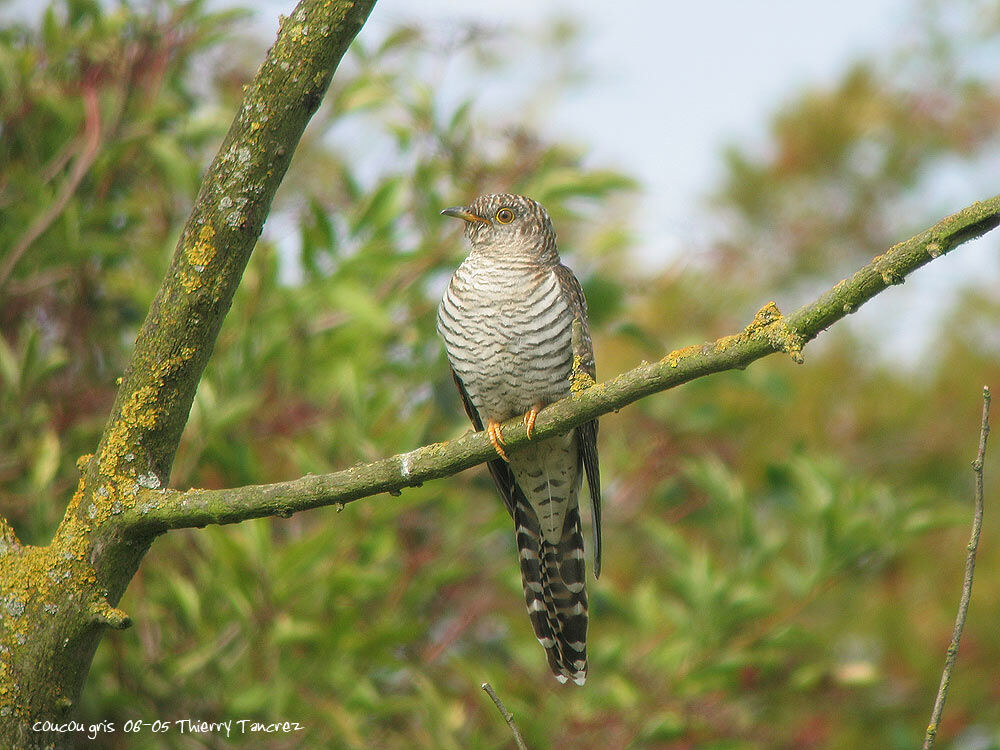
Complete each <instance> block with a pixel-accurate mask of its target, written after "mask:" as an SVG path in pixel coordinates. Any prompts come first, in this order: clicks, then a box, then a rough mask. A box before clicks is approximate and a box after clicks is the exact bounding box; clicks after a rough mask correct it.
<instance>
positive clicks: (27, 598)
mask: <svg viewBox="0 0 1000 750" xmlns="http://www.w3.org/2000/svg"><path fill="white" fill-rule="evenodd" d="M373 5H374V0H356V1H355V2H347V1H346V0H330V1H327V2H323V1H320V0H303V2H301V3H299V5H298V7H297V8H296V9H295V11H294V13H293V14H292V15H291V16H290V17H289V18H287V19H285V20H284V21H283V22H282V24H281V29H280V31H279V33H278V38H277V41H276V42H275V44H274V46H273V47H272V48H271V49H270V50H269V51H268V54H267V58H266V59H265V61H264V63H263V65H261V67H260V69H259V70H258V71H257V74H256V76H255V77H254V79H253V81H252V82H251V83H250V85H249V86H248V87H247V91H246V95H245V97H244V100H243V103H242V105H241V107H240V111H239V113H238V114H237V116H236V119H235V120H234V122H233V125H232V127H231V128H230V130H229V133H228V135H227V136H226V138H225V140H224V142H223V144H222V147H221V149H220V150H219V153H218V155H217V156H216V158H215V160H214V161H213V162H212V165H211V166H210V167H209V169H208V171H207V173H206V175H205V178H204V180H203V182H202V187H201V191H200V193H199V195H198V197H197V199H196V202H195V205H194V207H193V209H192V211H191V215H190V216H189V218H188V221H187V223H186V225H185V227H184V231H183V233H182V235H181V238H180V241H179V242H178V245H177V249H176V251H175V253H174V257H173V261H172V263H171V265H170V269H169V271H168V273H167V276H166V278H165V279H164V281H163V285H162V286H161V287H160V290H159V292H158V293H157V295H156V298H155V300H154V301H153V304H152V307H151V309H150V312H149V315H148V317H147V318H146V321H145V323H144V324H143V326H142V329H141V331H140V332H139V335H138V337H137V338H136V343H135V351H134V353H133V355H132V358H131V360H130V362H129V366H128V368H127V370H126V372H125V375H124V377H123V378H122V383H121V387H120V388H119V391H118V395H117V398H116V400H115V404H114V407H113V409H112V413H111V416H110V419H109V420H108V423H107V426H106V427H105V430H104V433H103V435H102V438H101V441H100V444H99V445H98V447H97V451H96V452H95V454H94V455H93V456H87V457H84V458H83V459H81V461H80V469H81V472H82V477H81V480H80V484H79V486H78V488H77V492H76V494H75V495H74V496H73V499H72V501H71V502H70V504H69V506H68V508H67V510H66V515H65V517H64V518H63V521H62V523H61V524H60V525H59V528H58V529H57V531H56V533H55V536H54V538H53V540H52V542H51V543H50V544H49V545H48V546H45V547H31V546H25V545H21V544H20V543H19V542H18V540H17V538H16V537H15V535H14V532H13V530H12V529H11V528H10V527H9V525H7V524H6V523H3V524H2V525H0V747H11V748H14V747H18V748H20V747H46V746H59V745H61V744H64V743H66V742H68V741H70V739H72V737H73V735H72V734H68V735H67V734H65V733H61V732H59V731H53V730H52V729H51V726H50V727H49V728H48V729H47V728H46V725H45V722H50V723H51V724H55V725H58V724H60V723H63V722H65V721H66V720H67V718H69V717H71V716H72V708H73V704H74V702H75V701H76V699H77V696H78V695H79V692H80V689H81V687H82V685H83V681H84V679H85V677H86V674H87V671H88V669H89V667H90V663H91V660H92V659H93V655H94V651H95V649H96V648H97V644H98V641H99V640H100V637H101V634H102V633H103V631H104V629H105V628H106V627H116V628H121V627H128V624H129V621H128V617H127V616H126V615H125V613H124V612H121V611H120V610H118V609H116V608H115V605H116V604H117V603H118V601H119V599H120V598H121V595H122V593H123V592H124V591H125V588H126V587H127V586H128V583H129V581H130V580H131V579H132V576H133V575H134V573H135V571H136V569H137V567H138V565H139V562H140V561H141V559H142V557H143V555H144V554H145V552H146V550H147V549H148V548H149V545H150V543H151V541H152V538H153V537H152V536H151V535H149V534H143V533H139V534H129V535H122V534H121V533H119V532H120V531H121V528H122V527H121V524H120V523H118V522H116V518H117V517H118V516H120V515H122V514H124V513H127V512H128V511H129V510H130V509H131V508H132V507H133V506H134V504H135V502H136V499H137V498H138V497H139V496H140V494H141V493H143V492H148V491H150V490H154V489H156V488H159V487H162V486H164V485H165V484H166V483H167V480H168V478H169V475H170V467H171V464H172V463H173V459H174V453H175V451H176V450H177V445H178V443H179V441H180V437H181V432H182V430H183V429H184V424H185V422H186V421H187V418H188V412H189V410H190V408H191V402H192V400H193V398H194V393H195V390H196V388H197V385H198V380H199V378H200V377H201V374H202V370H203V369H204V367H205V363H206V362H207V361H208V358H209V356H210V355H211V353H212V348H213V345H214V342H215V339H216V336H217V335H218V332H219V328H220V326H221V325H222V320H223V317H224V316H225V314H226V312H227V311H228V310H229V306H230V304H231V302H232V299H233V294H234V293H235V291H236V288H237V286H238V285H239V282H240V278H241V277H242V275H243V271H244V269H245V267H246V264H247V261H248V260H249V258H250V253H251V251H252V250H253V247H254V245H255V244H256V242H257V238H258V237H259V235H260V232H261V229H262V227H263V224H264V219H265V218H266V216H267V213H268V210H269V208H270V205H271V200H272V198H273V197H274V193H275V191H276V190H277V187H278V184H279V183H280V182H281V179H282V177H283V176H284V173H285V170H286V169H287V167H288V163H289V161H290V160H291V157H292V153H293V151H294V149H295V146H296V144H297V143H298V140H299V138H300V136H301V135H302V131H303V129H304V128H305V126H306V123H307V122H308V121H309V118H310V117H311V116H312V114H313V112H315V110H316V108H317V107H318V106H319V104H320V102H321V101H322V99H323V96H324V94H325V92H326V89H327V87H328V86H329V83H330V79H331V77H332V76H333V72H334V70H335V69H336V67H337V64H338V63H339V62H340V59H341V57H343V55H344V52H345V51H346V50H347V47H348V45H349V44H350V42H351V40H353V39H354V37H355V36H356V34H357V33H358V31H359V30H360V29H361V26H362V25H363V24H364V22H365V20H366V18H367V16H368V14H369V12H370V11H371V8H372V6H373Z"/></svg>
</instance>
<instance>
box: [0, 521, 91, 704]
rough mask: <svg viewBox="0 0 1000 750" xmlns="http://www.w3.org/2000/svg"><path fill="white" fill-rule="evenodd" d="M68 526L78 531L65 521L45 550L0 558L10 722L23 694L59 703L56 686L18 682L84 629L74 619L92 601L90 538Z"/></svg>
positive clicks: (4, 695) (0, 636) (3, 679)
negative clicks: (43, 694) (44, 693)
mask: <svg viewBox="0 0 1000 750" xmlns="http://www.w3.org/2000/svg"><path fill="white" fill-rule="evenodd" d="M70 528H76V529H78V530H79V529H81V527H80V526H79V525H78V524H73V523H72V522H64V523H62V524H61V525H60V529H59V533H57V535H56V538H55V539H53V540H52V543H51V544H49V545H48V546H46V547H34V546H25V547H20V548H18V550H17V551H16V552H11V553H9V554H6V555H3V556H0V607H2V616H0V652H2V653H3V654H4V658H3V660H2V661H0V714H3V715H4V716H6V717H8V720H10V719H11V718H12V717H13V718H14V719H15V720H16V718H17V717H18V716H20V715H22V714H23V713H24V711H25V710H26V706H27V705H28V704H27V701H26V700H25V699H24V698H25V693H24V691H25V690H32V691H37V689H38V688H41V689H43V690H49V691H50V699H51V700H50V702H51V703H53V704H58V703H59V699H60V696H59V694H58V687H57V684H56V683H55V682H52V683H51V685H50V684H49V683H46V684H45V685H38V686H28V685H25V684H23V683H22V682H21V681H20V679H19V678H20V677H23V675H25V674H27V671H26V670H28V669H29V668H30V665H32V664H33V663H34V660H35V659H37V658H38V655H39V654H59V653H61V650H62V647H63V645H64V644H65V642H66V639H67V638H68V637H73V636H75V635H77V634H79V632H80V629H81V628H85V627H88V625H87V623H86V622H85V621H82V620H81V619H80V618H79V617H77V616H74V615H75V613H77V612H79V609H80V608H81V607H82V606H85V605H86V603H87V602H89V601H92V600H93V599H94V594H95V592H94V587H93V583H94V582H95V581H96V575H95V570H94V567H93V565H92V564H91V563H90V557H91V555H90V552H91V548H90V542H89V540H88V537H87V536H86V534H85V533H73V532H71V531H68V529H70ZM56 660H57V661H58V657H56Z"/></svg>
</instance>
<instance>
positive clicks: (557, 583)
mask: <svg viewBox="0 0 1000 750" xmlns="http://www.w3.org/2000/svg"><path fill="white" fill-rule="evenodd" d="M514 528H515V529H516V531H517V549H518V553H519V558H520V560H521V582H522V583H523V585H524V601H525V603H526V604H527V605H528V616H529V617H530V618H531V625H532V627H534V629H535V637H537V638H538V642H539V643H541V644H542V647H543V648H544V649H545V655H546V657H547V658H548V660H549V667H550V668H551V669H552V673H553V674H554V675H555V676H556V679H557V680H559V682H566V680H573V682H575V683H576V684H577V685H582V684H583V683H584V682H585V681H586V679H587V589H586V585H585V581H586V566H585V564H584V555H583V533H582V532H581V530H580V513H579V510H578V509H577V508H576V507H572V508H568V509H567V511H566V517H565V522H564V524H563V533H562V538H561V539H560V540H559V544H558V545H553V544H551V543H549V542H547V541H545V540H544V539H542V534H541V530H540V528H539V525H538V518H537V516H536V515H535V511H534V510H533V509H532V508H531V507H530V506H529V505H528V504H527V503H525V502H519V503H516V504H515V505H514Z"/></svg>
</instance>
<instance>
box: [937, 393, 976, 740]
mask: <svg viewBox="0 0 1000 750" xmlns="http://www.w3.org/2000/svg"><path fill="white" fill-rule="evenodd" d="M989 434H990V389H989V386H984V387H983V418H982V424H981V426H980V428H979V451H978V453H976V460H975V461H973V462H972V470H973V472H975V475H976V501H975V510H974V511H973V514H972V538H971V539H970V540H969V546H968V548H967V549H968V554H967V555H966V557H965V578H964V580H963V581H962V596H961V599H960V600H959V603H958V615H957V616H956V617H955V629H954V631H953V632H952V636H951V643H950V644H948V652H947V655H946V656H945V660H944V671H943V672H942V673H941V685H940V687H938V692H937V699H936V700H935V701H934V709H933V710H932V711H931V721H930V724H928V725H927V734H926V735H925V736H924V750H930V749H931V748H932V747H934V740H935V739H937V730H938V724H939V723H940V721H941V713H942V712H943V711H944V702H945V699H946V698H947V697H948V687H949V685H950V684H951V673H952V670H953V669H954V668H955V659H956V657H957V656H958V643H959V641H961V640H962V631H963V630H964V629H965V617H966V615H967V614H968V613H969V600H970V599H971V597H972V575H973V573H974V572H975V570H976V551H977V550H978V549H979V533H980V531H982V528H983V504H984V503H983V459H984V458H985V457H986V438H987V437H989Z"/></svg>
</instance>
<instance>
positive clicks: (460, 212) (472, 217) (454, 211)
mask: <svg viewBox="0 0 1000 750" xmlns="http://www.w3.org/2000/svg"><path fill="white" fill-rule="evenodd" d="M441 215H442V216H451V217H453V218H456V219H461V220H462V221H468V222H472V221H478V222H479V223H481V224H489V223H490V222H489V221H488V220H487V219H484V218H483V217H482V216H477V215H476V214H474V213H472V211H470V210H469V209H467V208H466V207H465V206H452V207H451V208H446V209H445V210H444V211H442V212H441Z"/></svg>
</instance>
